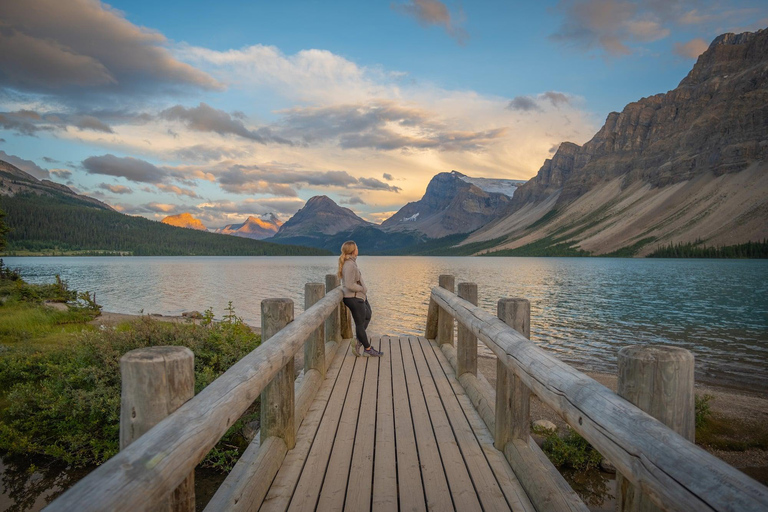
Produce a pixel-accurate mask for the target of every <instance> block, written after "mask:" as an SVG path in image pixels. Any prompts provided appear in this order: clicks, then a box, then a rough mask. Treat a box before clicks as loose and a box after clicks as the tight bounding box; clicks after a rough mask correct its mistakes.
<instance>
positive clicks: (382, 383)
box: [371, 338, 398, 512]
mask: <svg viewBox="0 0 768 512" xmlns="http://www.w3.org/2000/svg"><path fill="white" fill-rule="evenodd" d="M380 343H381V345H380V347H379V348H380V349H381V350H382V351H384V357H382V358H381V359H380V361H379V390H378V392H379V396H378V397H377V405H376V448H375V455H376V456H375V458H374V461H373V498H372V500H371V501H372V504H371V505H372V507H371V508H372V510H373V512H389V511H391V510H397V506H398V505H397V469H396V468H397V455H396V453H395V412H394V403H393V401H392V399H393V396H392V348H391V346H390V338H382V339H381V342H380Z"/></svg>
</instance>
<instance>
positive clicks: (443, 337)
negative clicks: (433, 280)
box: [437, 274, 455, 345]
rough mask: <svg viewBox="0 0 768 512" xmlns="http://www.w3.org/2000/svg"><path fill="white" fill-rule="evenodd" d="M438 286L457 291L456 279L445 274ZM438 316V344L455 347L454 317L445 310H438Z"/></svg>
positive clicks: (440, 278)
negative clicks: (447, 344)
mask: <svg viewBox="0 0 768 512" xmlns="http://www.w3.org/2000/svg"><path fill="white" fill-rule="evenodd" d="M438 285H439V286H440V288H445V289H446V290H448V291H449V292H451V293H453V292H454V291H455V279H454V277H453V276H452V275H450V274H443V275H441V276H440V277H439V278H438ZM438 309H439V311H438V314H437V344H438V345H442V344H443V343H449V344H451V345H453V317H452V316H451V315H450V314H448V312H447V311H444V310H443V308H438Z"/></svg>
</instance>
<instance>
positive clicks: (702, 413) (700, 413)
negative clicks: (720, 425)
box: [694, 394, 715, 428]
mask: <svg viewBox="0 0 768 512" xmlns="http://www.w3.org/2000/svg"><path fill="white" fill-rule="evenodd" d="M713 398H715V397H714V396H712V395H710V394H706V395H696V396H695V397H694V409H695V414H696V428H701V427H703V426H704V425H706V424H707V423H708V422H709V420H710V417H711V416H712V410H711V408H710V406H709V402H711V401H712V399H713Z"/></svg>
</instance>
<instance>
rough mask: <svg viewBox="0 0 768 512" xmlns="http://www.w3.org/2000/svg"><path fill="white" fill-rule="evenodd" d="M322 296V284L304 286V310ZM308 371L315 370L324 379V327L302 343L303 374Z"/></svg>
mask: <svg viewBox="0 0 768 512" xmlns="http://www.w3.org/2000/svg"><path fill="white" fill-rule="evenodd" d="M323 295H325V285H324V284H323V283H307V284H305V285H304V309H305V310H307V309H309V308H311V307H312V306H314V305H315V304H316V303H317V302H319V301H320V299H322V298H323ZM330 316H331V315H329V317H330ZM326 321H327V319H326ZM309 370H317V371H318V372H320V375H321V376H322V377H323V378H325V325H321V326H320V327H318V328H317V329H315V330H314V331H312V332H311V333H310V334H309V336H308V337H307V341H306V342H304V372H308V371H309Z"/></svg>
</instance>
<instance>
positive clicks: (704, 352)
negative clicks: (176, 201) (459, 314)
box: [6, 256, 768, 392]
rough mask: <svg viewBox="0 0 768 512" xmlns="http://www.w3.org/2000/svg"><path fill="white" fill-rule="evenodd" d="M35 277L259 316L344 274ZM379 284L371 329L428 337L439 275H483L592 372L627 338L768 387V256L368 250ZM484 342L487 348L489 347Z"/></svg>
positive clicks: (30, 267) (136, 269)
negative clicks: (266, 307)
mask: <svg viewBox="0 0 768 512" xmlns="http://www.w3.org/2000/svg"><path fill="white" fill-rule="evenodd" d="M6 263H7V264H8V265H9V266H11V267H20V268H21V269H22V272H23V273H24V275H25V277H27V278H28V279H29V280H31V281H34V282H42V281H50V280H51V279H53V276H54V275H55V274H57V273H60V274H61V275H62V277H64V278H65V279H67V280H68V281H69V282H70V284H71V285H72V286H73V287H75V288H78V289H81V290H86V289H87V290H93V291H96V293H97V300H98V301H99V302H100V303H101V304H103V305H104V308H105V310H107V311H116V312H123V313H134V314H136V313H139V311H141V310H143V311H144V312H146V313H161V314H170V315H178V314H180V313H181V312H183V311H188V310H199V311H203V310H204V309H206V308H208V307H213V308H214V310H215V312H216V313H217V314H218V315H221V314H222V313H223V311H224V308H225V307H226V305H227V302H228V301H230V300H231V301H233V303H234V305H235V308H236V310H237V312H238V314H239V315H241V316H242V317H243V318H244V319H245V320H246V321H247V322H249V323H252V324H254V325H258V324H259V322H260V318H259V308H260V301H261V300H262V299H265V298H269V297H289V298H291V299H293V300H294V302H295V304H296V313H297V314H298V313H300V312H301V310H302V307H303V303H304V300H303V292H304V284H305V283H306V282H309V281H315V282H322V281H323V280H324V276H325V274H327V273H333V272H335V271H336V265H337V260H336V258H335V257H291V258H277V257H261V258H247V257H231V258H225V257H187V258H171V257H151V258H108V257H104V258H6ZM358 263H359V264H360V268H361V270H362V272H363V274H364V276H365V279H366V282H367V284H368V285H369V288H370V302H371V305H372V307H373V310H374V316H373V319H372V322H371V330H372V331H373V332H376V333H381V334H395V335H396V334H421V333H423V329H424V322H425V316H426V309H427V304H428V300H429V289H430V287H432V286H434V285H435V284H436V283H437V278H438V276H439V275H440V274H453V275H455V276H456V281H457V282H460V281H472V282H475V283H477V284H478V296H479V297H478V298H479V305H480V307H482V308H484V309H485V310H487V311H488V312H490V313H494V314H495V311H496V301H497V300H498V299H499V298H500V297H514V296H518V297H526V298H528V299H529V300H530V301H531V315H532V322H531V323H532V327H531V334H532V339H533V340H534V342H536V343H538V344H539V345H541V346H542V347H543V348H545V349H547V350H550V351H552V352H553V353H555V354H556V355H557V356H558V357H559V358H561V359H563V360H564V361H566V362H569V363H572V364H575V365H577V366H579V367H581V368H583V369H587V370H595V371H602V372H615V369H616V353H617V351H618V349H619V348H620V347H622V346H625V345H630V344H636V343H667V344H673V345H678V346H681V347H684V348H687V349H689V350H692V351H693V352H694V354H695V355H696V358H697V378H698V379H700V380H704V381H708V382H714V383H717V384H720V385H731V386H739V387H744V386H749V387H752V388H756V389H758V390H760V391H763V392H765V391H768V372H766V369H767V368H768V262H765V261H754V260H753V261H743V260H655V259H649V260H639V259H601V258H573V259H571V258H449V257H441V258H437V257H435V258H433V257H370V256H361V257H360V259H359V261H358ZM484 349H485V348H484V347H482V346H481V350H484Z"/></svg>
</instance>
